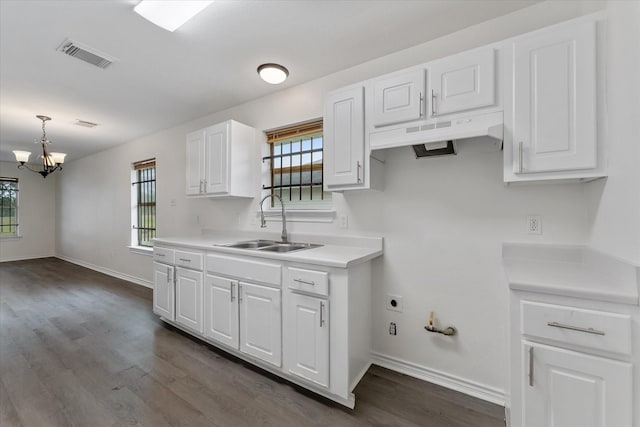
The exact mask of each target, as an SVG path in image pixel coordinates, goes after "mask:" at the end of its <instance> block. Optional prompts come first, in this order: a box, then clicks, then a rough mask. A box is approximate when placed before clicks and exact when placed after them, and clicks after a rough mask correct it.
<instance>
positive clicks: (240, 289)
mask: <svg viewBox="0 0 640 427" xmlns="http://www.w3.org/2000/svg"><path fill="white" fill-rule="evenodd" d="M238 302H242V284H241V283H238Z"/></svg>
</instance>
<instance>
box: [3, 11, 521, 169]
mask: <svg viewBox="0 0 640 427" xmlns="http://www.w3.org/2000/svg"><path fill="white" fill-rule="evenodd" d="M137 3H138V1H137V0H109V1H106V0H104V1H103V0H72V1H56V0H44V1H31V0H17V1H14V0H0V160H13V155H12V154H11V150H14V149H23V150H28V151H32V152H37V150H38V146H36V145H34V144H33V141H35V140H36V139H39V137H40V121H39V120H38V119H36V118H35V115H36V114H45V115H48V116H51V117H52V118H53V120H52V121H51V122H49V123H48V124H47V136H48V137H49V139H51V140H52V141H53V145H52V146H51V147H50V148H51V151H61V152H66V153H68V157H67V159H69V160H73V159H77V158H80V157H83V156H86V155H88V154H91V153H94V152H97V151H101V150H104V149H107V148H109V147H111V146H114V145H118V144H121V143H124V142H127V141H130V140H132V139H135V138H137V137H140V136H143V135H147V134H150V133H152V132H155V131H158V130H161V129H165V128H169V127H172V126H174V125H177V124H180V123H184V122H186V121H189V120H192V119H195V118H198V117H202V116H205V115H207V114H210V113H213V112H216V111H220V110H223V109H226V108H228V107H231V106H234V105H238V104H241V103H243V102H246V101H248V100H251V99H255V98H258V97H260V96H264V95H266V94H269V93H272V92H275V91H277V90H281V89H283V88H287V87H291V86H295V85H298V84H301V83H304V82H307V81H310V80H313V79H316V78H318V77H321V76H323V75H327V74H330V73H333V72H335V71H338V70H342V69H345V68H348V67H351V66H353V65H356V64H360V63H362V62H365V61H368V60H370V59H373V58H377V57H380V56H383V55H386V54H389V53H392V52H394V51H397V50H400V49H404V48H407V47H410V46H414V45H417V44H420V43H423V42H426V41H428V40H432V39H434V38H436V37H439V36H442V35H444V34H448V33H451V32H454V31H456V30H458V29H461V28H464V27H467V26H470V25H473V24H476V23H479V22H482V21H485V20H488V19H492V18H494V17H497V16H500V15H504V14H506V13H509V12H512V11H514V10H517V9H520V8H523V7H526V6H528V5H531V4H532V0H422V1H416V0H414V1H404V0H388V1H374V0H358V1H349V0H335V1H334V0H311V1H304V0H289V1H275V0H261V1H257V0H255V1H251V0H217V1H215V2H214V3H213V4H212V5H211V6H209V7H208V8H207V9H205V10H204V11H203V12H202V13H200V14H199V15H197V16H196V17H195V18H194V19H192V20H191V21H189V22H187V23H186V24H185V25H184V26H183V27H181V28H180V29H178V30H177V31H176V32H174V33H170V32H168V31H165V30H163V29H161V28H159V27H156V26H155V25H153V24H151V23H149V22H148V21H146V20H145V19H143V18H142V17H140V16H138V15H137V14H136V13H134V12H133V7H134V6H135V5H136V4H137ZM66 38H70V39H72V40H75V41H77V42H80V43H83V44H85V45H88V46H90V47H92V48H95V49H97V50H99V51H101V52H104V53H105V54H108V55H110V56H112V57H115V58H117V61H116V62H115V63H114V64H113V65H111V66H110V67H109V68H107V69H105V70H103V69H100V68H97V67H94V66H92V65H89V64H87V63H85V62H82V61H80V60H78V59H76V58H72V57H70V56H67V55H64V54H62V53H60V52H58V51H56V48H57V47H58V46H59V45H60V44H61V43H62V42H63V41H64V40H65V39H66ZM264 62H276V63H280V64H283V65H285V66H286V67H287V68H288V69H289V71H290V77H289V79H288V80H287V81H286V82H285V83H284V84H283V85H279V86H272V85H268V84H266V83H264V82H262V81H261V80H260V79H259V77H258V74H257V73H256V68H257V67H258V65H260V64H261V63H264ZM76 119H81V120H87V121H91V122H97V123H99V124H100V126H98V127H96V128H93V129H88V128H84V127H79V126H76V125H74V124H73V122H74V121H75V120H76ZM34 157H35V156H32V158H31V159H32V160H34Z"/></svg>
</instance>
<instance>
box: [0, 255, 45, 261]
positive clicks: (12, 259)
mask: <svg viewBox="0 0 640 427" xmlns="http://www.w3.org/2000/svg"><path fill="white" fill-rule="evenodd" d="M40 258H55V255H54V254H51V255H35V256H19V257H11V258H1V259H0V262H13V261H27V260H30V259H40Z"/></svg>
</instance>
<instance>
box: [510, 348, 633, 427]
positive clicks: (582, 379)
mask: <svg viewBox="0 0 640 427" xmlns="http://www.w3.org/2000/svg"><path fill="white" fill-rule="evenodd" d="M522 349H523V353H522V354H523V355H524V357H523V360H522V361H523V366H522V372H524V373H525V376H526V378H525V379H524V380H525V381H524V391H523V425H524V426H526V427H539V426H558V427H606V426H610V427H617V426H631V422H632V421H631V420H632V412H631V408H632V404H631V396H632V378H633V377H632V365H631V363H627V362H620V361H617V360H612V359H608V358H603V357H598V356H591V355H588V354H584V353H579V352H575V351H571V350H566V349H563V348H558V347H553V346H547V345H542V344H536V343H531V342H527V341H523V342H522Z"/></svg>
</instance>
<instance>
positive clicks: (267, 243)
mask: <svg viewBox="0 0 640 427" xmlns="http://www.w3.org/2000/svg"><path fill="white" fill-rule="evenodd" d="M219 246H224V247H226V248H234V249H247V250H252V251H265V252H278V253H282V252H293V251H301V250H304V249H312V248H318V247H320V246H322V245H316V244H312V243H291V242H277V241H275V240H249V241H246V242H237V243H230V244H227V245H219Z"/></svg>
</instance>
